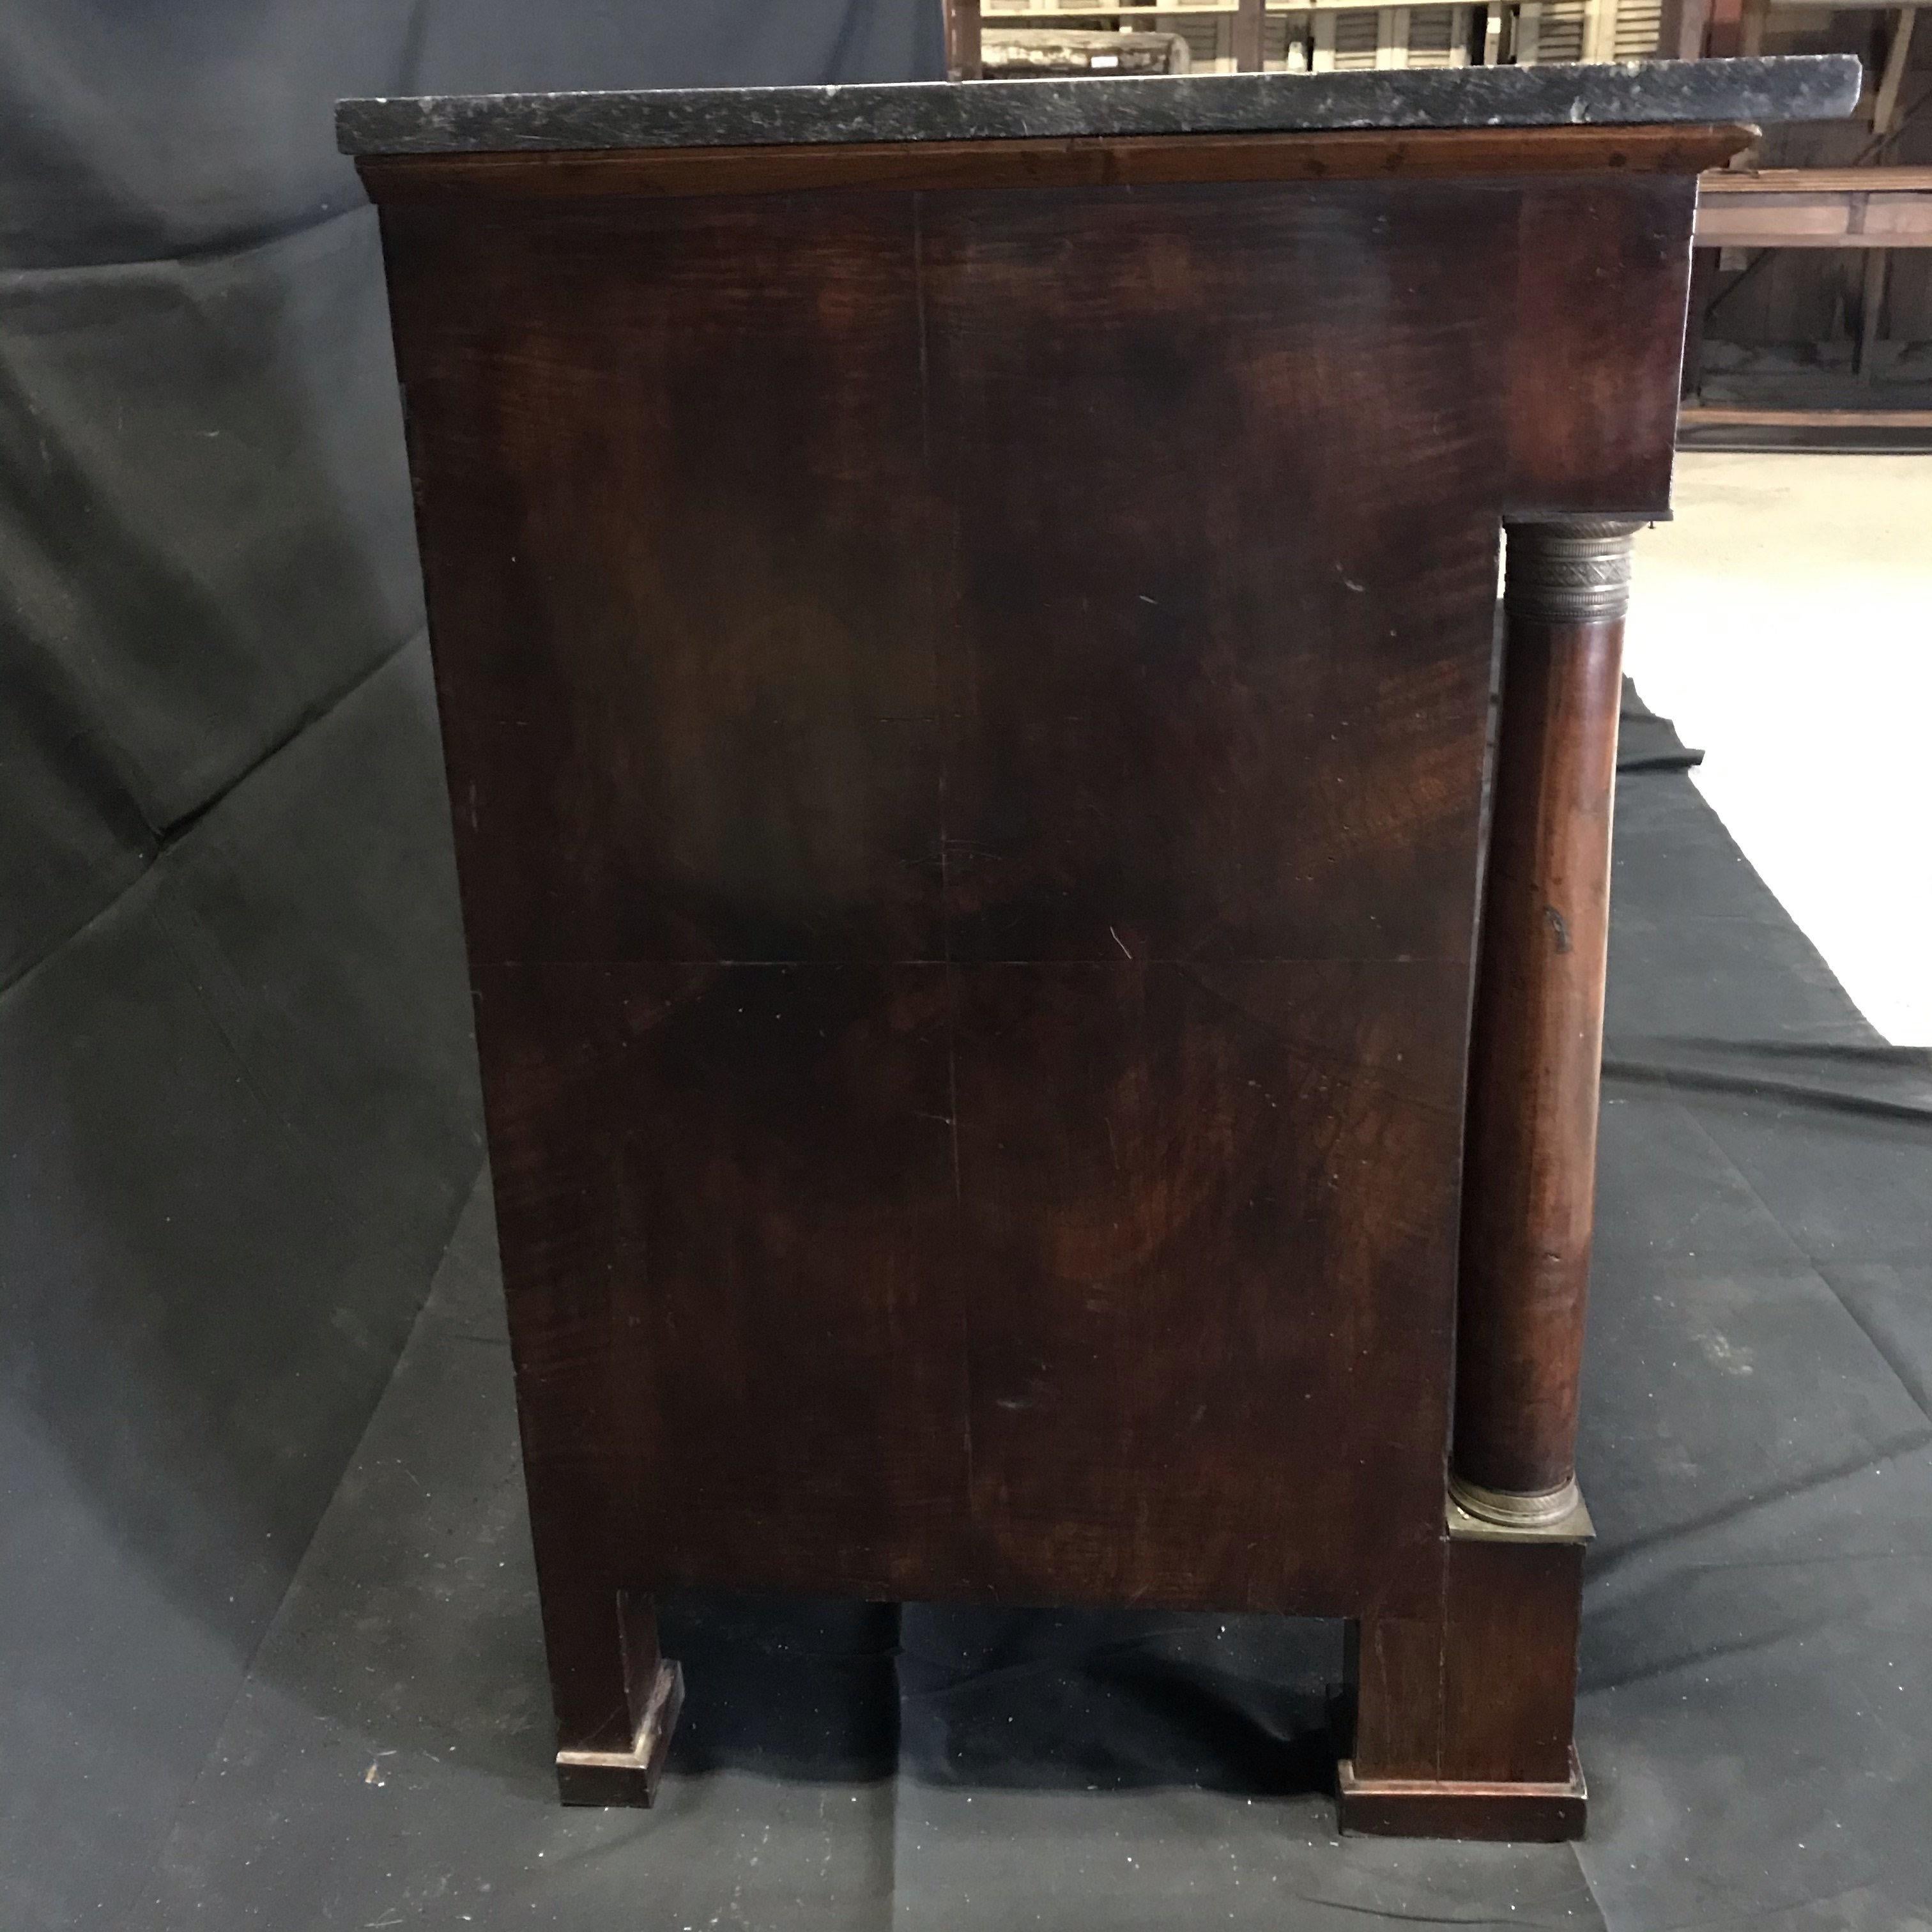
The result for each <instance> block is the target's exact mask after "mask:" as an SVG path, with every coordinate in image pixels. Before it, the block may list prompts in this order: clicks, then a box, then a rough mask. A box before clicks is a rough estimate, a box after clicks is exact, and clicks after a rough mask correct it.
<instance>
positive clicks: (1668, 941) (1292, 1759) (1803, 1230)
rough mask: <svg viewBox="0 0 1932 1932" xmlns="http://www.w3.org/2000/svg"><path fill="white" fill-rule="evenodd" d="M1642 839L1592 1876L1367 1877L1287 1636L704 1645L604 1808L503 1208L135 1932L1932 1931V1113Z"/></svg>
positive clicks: (1646, 821) (1462, 1862) (872, 1629)
mask: <svg viewBox="0 0 1932 1932" xmlns="http://www.w3.org/2000/svg"><path fill="white" fill-rule="evenodd" d="M1620 811H1621V814H1622V816H1621V819H1620V823H1619V892H1621V894H1622V897H1621V899H1620V901H1619V913H1618V929H1617V935H1616V954H1617V956H1616V962H1615V964H1614V965H1613V986H1614V987H1615V989H1616V991H1615V994H1614V997H1613V1008H1612V1025H1613V1042H1612V1046H1611V1060H1612V1064H1613V1078H1612V1079H1611V1081H1610V1085H1609V1088H1608V1091H1607V1106H1606V1111H1605V1115H1604V1149H1603V1159H1602V1181H1601V1193H1602V1199H1601V1247H1600V1252H1599V1256H1598V1268H1597V1276H1596V1287H1595V1314H1594V1325H1593V1329H1592V1340H1591V1362H1590V1369H1589V1392H1590V1397H1589V1414H1588V1416H1587V1418H1586V1442H1585V1472H1586V1483H1587V1486H1588V1489H1589V1495H1590V1497H1591V1500H1592V1505H1593V1508H1594V1510H1595V1514H1596V1517H1597V1520H1598V1524H1599V1527H1600V1530H1601V1538H1600V1541H1599V1544H1598V1547H1597V1548H1596V1550H1595V1551H1594V1553H1593V1555H1592V1564H1591V1568H1590V1577H1589V1597H1588V1620H1587V1625H1586V1658H1585V1670H1584V1693H1583V1702H1582V1706H1581V1716H1580V1735H1581V1745H1582V1748H1583V1754H1584V1757H1585V1760H1586V1764H1587V1766H1588V1769H1589V1775H1590V1777H1591V1780H1592V1787H1593V1791H1594V1794H1595V1799H1594V1807H1595V1808H1594V1811H1593V1815H1592V1829H1591V1834H1590V1837H1589V1840H1588V1841H1587V1842H1586V1843H1583V1844H1582V1845H1580V1846H1575V1847H1568V1846H1556V1847H1499V1846H1435V1845H1415V1844H1400V1843H1388V1842H1376V1841H1339V1840H1337V1838H1336V1837H1335V1836H1334V1831H1333V1817H1332V1812H1331V1805H1330V1802H1329V1800H1328V1799H1327V1798H1326V1797H1325V1796H1324V1795H1322V1793H1320V1792H1319V1791H1318V1790H1315V1789H1313V1765H1314V1763H1315V1760H1314V1757H1313V1754H1311V1752H1310V1748H1309V1746H1308V1743H1307V1736H1306V1733H1307V1730H1308V1728H1309V1727H1310V1726H1311V1725H1312V1724H1313V1721H1314V1716H1315V1713H1316V1711H1317V1710H1318V1709H1319V1696H1320V1691H1321V1686H1322V1679H1324V1677H1325V1676H1326V1675H1327V1674H1328V1673H1330V1672H1331V1671H1332V1669H1333V1665H1334V1649H1333V1646H1332V1632H1331V1631H1327V1630H1325V1629H1323V1628H1319V1627H1314V1626H1307V1625H1289V1624H1285V1623H1281V1622H1272V1621H1271V1620H1268V1619H1212V1618H1176V1617H1151V1618H1140V1619H1136V1618H1133V1617H1126V1616H1108V1617H1086V1616H1031V1617H1029V1616H1025V1615H1024V1614H1021V1613H1002V1614H999V1615H988V1614H984V1613H976V1614H972V1615H968V1614H966V1613H959V1612H953V1613H947V1612H944V1611H938V1610H925V1611H919V1610H913V1609H910V1608H909V1609H908V1610H907V1611H906V1612H905V1613H904V1622H903V1624H902V1625H901V1626H900V1628H898V1632H897V1636H898V1643H899V1645H900V1646H901V1649H900V1655H898V1657H897V1658H894V1656H893V1655H892V1642H891V1633H890V1632H888V1633H887V1634H886V1637H885V1639H884V1640H883V1642H882V1641H881V1639H880V1626H879V1625H878V1622H877V1619H878V1618H879V1617H880V1616H885V1615H886V1614H887V1613H876V1612H875V1613H863V1612H859V1611H856V1610H847V1611H841V1610H838V1608H837V1607H808V1608H806V1609H805V1610H801V1611H800V1612H799V1613H798V1614H797V1616H796V1617H795V1618H792V1619H790V1620H789V1621H787V1613H785V1612H784V1611H783V1610H778V1611H775V1612H773V1613H770V1614H769V1616H766V1613H760V1612H757V1611H753V1612H749V1613H748V1612H746V1611H745V1610H743V1609H742V1607H730V1606H727V1607H723V1608H721V1609H718V1608H709V1609H707V1607H706V1606H703V1605H698V1606H695V1607H685V1608H684V1609H682V1610H678V1611H676V1612H674V1613H673V1617H672V1618H671V1619H670V1625H671V1627H672V1628H673V1629H679V1630H681V1635H680V1636H679V1638H678V1639H677V1640H676V1641H675V1642H674V1643H673V1646H672V1647H673V1648H674V1649H676V1650H677V1651H679V1652H680V1653H681V1654H682V1656H683V1658H684V1661H685V1664H686V1667H687V1670H688V1674H689V1678H690V1704H689V1707H688V1715H687V1720H686V1727H685V1734H684V1736H682V1739H681V1746H682V1756H681V1759H680V1762H679V1768H678V1769H676V1771H674V1772H673V1775H672V1776H671V1777H670V1778H669V1779H668V1781H667V1786H666V1789H665V1793H664V1799H663V1802H662V1803H661V1806H660V1808H659V1809H658V1811H656V1812H655V1814H650V1815H649V1816H644V1815H640V1814H623V1813H610V1814H586V1813H581V1812H577V1813H571V1812H565V1811H562V1810H560V1809H559V1808H557V1807H556V1805H555V1804H554V1803H553V1799H552V1795H551V1791H550V1784H549V1779H548V1774H547V1767H546V1759H547V1742H548V1740H547V1705H546V1700H545V1692H544V1678H543V1672H542V1667H541V1657H540V1653H539V1649H538V1626H537V1619H536V1609H535V1600H534V1594H533V1586H532V1578H531V1574H530V1569H529V1558H528V1553H527V1549H526V1530H525V1526H524V1521H523V1505H522V1499H521V1492H520V1482H519V1478H518V1473H517V1459H516V1451H515V1446H514V1432H513V1428H512V1424H511V1411H510V1389H509V1382H508V1359H507V1353H506V1349H505V1342H504V1337H503V1334H502V1326H501V1314H500V1308H499V1293H498V1289H497V1284H496V1277H495V1271H494V1260H493V1250H492V1244H491V1237H490V1223H489V1220H488V1217H487V1211H486V1208H485V1203H484V1199H483V1197H482V1196H480V1195H479V1196H478V1197H477V1198H476V1199H472V1201H471V1202H470V1203H469V1206H468V1208H466V1211H465V1212H464V1214H463V1217H462V1220H461V1223H460V1226H459V1229H458V1234H457V1237H456V1239H455V1241H454V1243H453V1244H452V1247H451V1249H450V1251H449V1254H448V1256H447V1257H446V1259H445V1261H444V1263H443V1267H442V1268H441V1270H440V1273H439V1274H438V1276H437V1280H436V1283H435V1286H434V1291H433V1292H432V1294H431V1298H430V1300H429V1303H428V1306H427V1307H426V1308H425V1311H424V1313H423V1316H422V1319H421V1321H420V1322H419V1325H418V1326H417V1328H416V1331H415V1333H414V1334H413V1337H411V1339H410V1343H409V1345H408V1346H407V1349H406V1351H405V1352H404V1355H403V1358H402V1360H401V1366H400V1367H399V1368H398V1370H397V1373H396V1374H395V1378H394V1379H393V1381H392V1383H391V1384H390V1385H389V1388H388V1390H387V1391H386V1394H385V1395H384V1396H383V1400H382V1402H381V1403H380V1406H379V1407H378V1408H377V1411H376V1413H375V1415H374V1420H373V1421H372V1422H371V1424H370V1427H369V1429H368V1433H367V1435H366V1436H365V1439H364V1440H363V1442H362V1446H361V1448H360V1450H359V1453H358V1454H357V1456H356V1459H355V1461H354V1463H353V1466H352V1468H351V1470H350V1475H349V1476H348V1478H347V1480H346V1481H345V1482H344V1484H343V1485H342V1487H341V1490H340V1491H339V1493H338V1494H337V1496H335V1499H334V1501H333V1502H332V1504H331V1505H330V1507H329V1511H328V1512H327V1514H326V1516H325V1517H324V1519H323V1523H322V1526H321V1529H320V1532H319V1534H318V1535H317V1537H316V1538H315V1541H314V1544H313V1545H312V1547H311V1549H310V1550H309V1551H308V1554H307V1556H306V1557H305V1559H304V1560H303V1562H302V1566H301V1568H300V1570H299V1573H298V1574H297V1575H296V1580H295V1583H294V1585H293V1588H292V1589H291V1590H290V1592H289V1595H288V1597H287V1601H285V1602H284V1604H283V1606H282V1607H281V1611H280V1613H279V1614H278V1616H277V1617H276V1619H275V1622H274V1624H273V1625H272V1628H271V1630H270V1631H269V1636H268V1637H267V1639H266V1642H265V1643H263V1646H262V1647H261V1649H260V1652H259V1653H258V1654H257V1656H256V1657H255V1658H254V1660H253V1663H252V1666H251V1668H250V1670H248V1676H247V1679H246V1681H245V1683H244V1684H243V1685H242V1688H241V1691H240V1693H239V1696H238V1697H237V1698H236V1702H235V1703H234V1706H233V1709H232V1710H231V1712H230V1713H229V1718H228V1720H227V1722H226V1724H225V1726H224V1727H223V1730H222V1733H221V1735H220V1739H219V1740H218V1742H217V1745H216V1746H215V1748H214V1751H213V1752H212V1753H211V1755H210V1756H209V1757H208V1760H207V1762H206V1763H205V1765H204V1766H203V1767H202V1770H201V1772H200V1773H199V1776H198V1778H196V1781H195V1782H194V1784H193V1789H192V1790H191V1792H190V1793H189V1794H188V1796H187V1800H186V1802H185V1803H184V1805H182V1806H181V1809H180V1811H179V1814H178V1817H175V1820H174V1821H173V1823H172V1828H171V1829H170V1830H169V1832H168V1834H167V1836H166V1841H165V1848H164V1850H163V1853H162V1855H161V1857H160V1862H159V1864H158V1867H157V1868H156V1869H155V1870H154V1871H153V1873H151V1876H150V1878H149V1879H148V1881H147V1882H146V1885H145V1895H144V1897H143V1898H142V1902H141V1903H140V1904H139V1906H138V1908H137V1909H136V1910H135V1911H134V1912H133V1913H132V1915H131V1916H130V1917H128V1918H127V1919H125V1920H124V1921H122V1922H123V1923H124V1924H126V1925H127V1926H128V1927H139V1928H142V1929H143V1932H160V1928H168V1929H169V1932H173V1928H183V1927H190V1926H193V1927H203V1926H205V1927H219V1928H223V1932H225V1929H226V1928H229V1927H251V1926H257V1925H260V1926H272V1927H277V1928H287V1932H307V1928H311V1927H313V1928H317V1932H320V1928H322V1927H344V1926H353V1927H391V1926H405V1925H407V1926H415V1925H425V1926H442V1925H452V1926H453V1925H460V1924H473V1925H475V1926H478V1927H486V1926H487V1927H511V1926H517V1927H522V1926H553V1927H606V1926H609V1925H612V1924H636V1925H639V1926H643V1927H667V1928H669V1927H693V1928H695V1927H712V1926H720V1927H774V1928H777V1927H785V1928H793V1927H826V1928H828V1932H829V1928H833V1927H837V1928H841V1932H843V1928H847V1927H866V1928H870V1927H887V1926H890V1927H895V1928H897V1927H920V1928H923V1927H928V1926H931V1927H935V1928H937V1927H946V1928H947V1932H959V1929H960V1928H977V1927H982V1926H983V1927H986V1928H988V1932H994V1928H1005V1927H1013V1926H1040V1927H1052V1928H1056V1932H1058V1928H1075V1927H1079V1928H1085V1927H1094V1928H1101V1927H1105V1928H1108V1932H1119V1928H1139V1927H1147V1928H1148V1932H1153V1928H1155V1927H1163V1928H1166V1927H1174V1926H1176V1925H1194V1924H1202V1925H1227V1926H1229V1927H1244V1926H1250V1925H1251V1926H1254V1927H1263V1926H1266V1927H1279V1926H1281V1925H1283V1924H1289V1925H1293V1926H1295V1927H1298V1928H1300V1927H1315V1928H1323V1927H1335V1928H1337V1932H1341V1928H1345V1927H1346V1928H1351V1932H1355V1929H1356V1928H1360V1927H1362V1926H1363V1925H1364V1924H1367V1923H1377V1922H1387V1923H1403V1924H1430V1925H1438V1924H1439V1925H1452V1924H1453V1925H1458V1926H1467V1925H1502V1924H1509V1925H1531V1926H1544V1927H1592V1926H1607V1927H1616V1928H1620V1932H1621V1928H1626V1927H1629V1928H1636V1927H1655V1928H1664V1927H1673V1928H1674V1927H1688V1926H1691V1925H1696V1926H1699V1927H1746V1926H1749V1927H1767V1926H1769V1927H1778V1928H1793V1932H1795V1928H1799V1927H1805V1928H1811V1927H1820V1928H1822V1927H1845V1928H1859V1932H1864V1928H1870V1932H1878V1929H1879V1928H1885V1932H1897V1928H1901V1927H1915V1926H1923V1925H1926V1924H1932V1903H1928V1901H1932V1850H1929V1849H1928V1846H1927V1831H1926V1825H1927V1818H1928V1817H1932V1642H1928V1640H1927V1636H1926V1632H1927V1631H1928V1630H1932V1456H1928V1449H1927V1445H1928V1442H1929V1441H1932V1424H1928V1419H1927V1391H1928V1389H1932V1266H1928V1255H1927V1241H1926V1239H1925V1235H1926V1232H1927V1230H1926V1205H1925V1204H1926V1202H1927V1199H1928V1198H1932V1197H1929V1196H1928V1193H1927V1187H1926V1183H1927V1179H1928V1178H1932V1141H1928V1112H1927V1108H1928V1100H1932V1082H1928V1081H1927V1075H1926V1070H1925V1067H1924V1064H1923V1061H1922V1057H1921V1058H1918V1059H1914V1058H1911V1057H1909V1056H1908V1057H1905V1058H1900V1057H1899V1056H1896V1055H1887V1054H1886V1053H1885V1052H1884V1050H1883V1049H1882V1048H1880V1047H1879V1046H1878V1045H1877V1043H1875V1042H1874V1041H1873V1038H1872V1037H1871V1035H1870V1032H1869V1030H1868V1029H1867V1028H1864V1025H1863V1023H1862V1022H1861V1021H1860V1020H1859V1019H1858V1016H1857V1015H1856V1014H1855V1012H1854V1011H1852V1009H1851V1008H1850V1007H1849V1005H1848V1004H1847V1003H1846V1001H1845V1000H1844V998H1843V995H1842V994H1841V993H1840V992H1838V989H1837V987H1836V986H1835V983H1833V982H1832V979H1831V977H1830V975H1829V974H1828V973H1827V972H1826V971H1825V970H1824V968H1823V965H1822V963H1821V962H1820V961H1819V960H1818V959H1817V956H1816V954H1815V953H1813V952H1812V950H1811V948H1810V947H1808V945H1807V944H1806V943H1805V941H1804V940H1803V939H1802V937H1801V936H1800V935H1798V934H1797V933H1796V931H1795V929H1793V928H1792V927H1791V926H1790V923H1789V922H1788V921H1787V920H1786V919H1784V916H1783V915H1782V914H1781V913H1780V912H1779V910H1778V907H1776V905H1775V902H1774V901H1771V900H1770V898H1769V895H1767V894H1766V893H1765V892H1764V891H1763V887H1762V886H1760V885H1759V884H1758V883H1757V881H1756V880H1755V877H1754V875H1753V874H1751V871H1750V869H1749V868H1748V867H1746V866H1744V865H1742V863H1741V862H1740V861H1739V857H1738V855H1737V853H1736V849H1735V847H1733V846H1732V845H1731V844H1730V841H1729V840H1728V839H1727V838H1726V836H1725V835H1724V832H1723V831H1722V829H1721V827H1720V826H1718V825H1717V823H1716V821H1715V818H1713V817H1712V815H1711V814H1709V811H1708V809H1707V808H1705V807H1703V805H1702V804H1701V802H1700V801H1699V800H1698V799H1697V797H1696V796H1695V794H1694V793H1693V792H1692V791H1691V787H1690V784H1689V781H1688V779H1687V778H1686V777H1685V775H1684V774H1683V773H1682V771H1679V770H1670V769H1661V770H1654V771H1649V772H1638V773H1634V774H1631V775H1629V776H1628V777H1626V778H1625V781H1624V783H1623V787H1622V802H1621V805H1620ZM1663 1019H1669V1020H1670V1021H1671V1022H1673V1024H1672V1025H1669V1026H1666V1025H1661V1024H1660V1022H1661V1020H1663ZM761 1616H763V1617H764V1618H765V1620H764V1621H760V1617H761ZM680 1619H681V1620H682V1621H681V1623H680ZM707 1619H709V1621H707ZM868 1619H869V1620H868ZM882 1684H883V1687H884V1691H883V1698H882V1697H881V1685H882ZM868 1739H869V1742H868ZM840 1740H843V1741H844V1743H843V1744H841V1742H839V1741H840ZM844 1745H850V1749H849V1751H848V1750H846V1749H845V1748H844ZM841 1753H842V1755H841ZM98 1825H99V1821H98V1820H94V1821H90V1820H77V1821H76V1824H75V1829H80V1830H85V1829H98Z"/></svg>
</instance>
